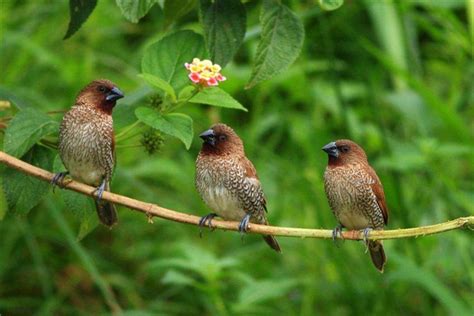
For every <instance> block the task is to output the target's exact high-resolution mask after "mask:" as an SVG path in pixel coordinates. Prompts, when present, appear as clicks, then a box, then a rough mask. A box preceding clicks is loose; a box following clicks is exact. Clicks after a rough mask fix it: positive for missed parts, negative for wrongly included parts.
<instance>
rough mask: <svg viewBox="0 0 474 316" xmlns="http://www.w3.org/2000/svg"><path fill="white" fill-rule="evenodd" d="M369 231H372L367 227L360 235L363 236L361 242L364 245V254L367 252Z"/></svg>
mask: <svg viewBox="0 0 474 316" xmlns="http://www.w3.org/2000/svg"><path fill="white" fill-rule="evenodd" d="M371 231H372V228H370V227H367V228H366V229H364V230H363V231H362V234H363V237H362V240H363V241H364V243H365V253H367V252H368V251H369V234H370V232H371Z"/></svg>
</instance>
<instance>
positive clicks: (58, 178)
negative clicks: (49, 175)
mask: <svg viewBox="0 0 474 316" xmlns="http://www.w3.org/2000/svg"><path fill="white" fill-rule="evenodd" d="M68 174H69V172H67V171H66V172H58V173H56V174H54V177H53V179H51V184H52V185H53V193H54V190H55V189H56V186H58V187H60V188H63V187H64V183H63V180H64V178H65V177H66V176H67V175H68Z"/></svg>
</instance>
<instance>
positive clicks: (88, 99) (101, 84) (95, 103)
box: [76, 79, 124, 114]
mask: <svg viewBox="0 0 474 316" xmlns="http://www.w3.org/2000/svg"><path fill="white" fill-rule="evenodd" d="M123 96H124V95H123V92H122V91H120V89H119V88H117V86H116V85H115V84H114V83H113V82H111V81H109V80H105V79H100V80H94V81H92V82H91V83H89V84H88V85H87V86H86V87H85V88H84V89H82V90H81V92H79V95H78V96H77V99H76V103H80V104H86V105H88V106H92V107H95V108H97V109H98V110H101V111H103V112H105V113H107V114H112V109H113V108H114V106H115V103H116V102H117V100H118V99H121V98H123Z"/></svg>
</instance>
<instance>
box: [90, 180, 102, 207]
mask: <svg viewBox="0 0 474 316" xmlns="http://www.w3.org/2000/svg"><path fill="white" fill-rule="evenodd" d="M104 191H105V180H103V181H102V183H101V184H100V185H99V186H98V187H97V189H95V190H94V192H93V193H97V202H100V200H102V195H103V194H104Z"/></svg>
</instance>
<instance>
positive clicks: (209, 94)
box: [188, 87, 247, 111]
mask: <svg viewBox="0 0 474 316" xmlns="http://www.w3.org/2000/svg"><path fill="white" fill-rule="evenodd" d="M188 102H191V103H202V104H209V105H213V106H219V107H222V108H229V109H238V110H242V111H247V109H246V108H245V107H244V106H243V105H242V104H240V103H239V101H237V100H236V99H234V98H233V97H232V96H231V95H230V94H228V93H227V92H225V91H224V90H222V89H220V88H218V87H212V88H205V89H203V90H202V91H201V92H199V93H198V94H196V95H195V96H194V97H192V98H191V99H190V100H189V101H188Z"/></svg>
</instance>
